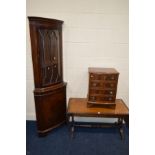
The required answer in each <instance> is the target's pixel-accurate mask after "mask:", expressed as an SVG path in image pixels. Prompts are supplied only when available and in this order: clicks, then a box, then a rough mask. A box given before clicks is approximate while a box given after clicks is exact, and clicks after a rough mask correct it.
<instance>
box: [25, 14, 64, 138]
mask: <svg viewBox="0 0 155 155" xmlns="http://www.w3.org/2000/svg"><path fill="white" fill-rule="evenodd" d="M28 20H29V28H30V39H31V52H32V61H33V74H34V84H35V89H34V98H35V110H36V119H37V129H38V135H39V136H44V135H47V133H48V132H49V131H51V130H52V129H54V128H56V127H58V126H59V125H61V124H62V123H64V122H65V121H66V85H67V84H66V83H65V82H64V81H63V61H62V24H63V21H61V20H56V19H48V18H42V17H28Z"/></svg>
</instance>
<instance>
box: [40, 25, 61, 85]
mask: <svg viewBox="0 0 155 155" xmlns="http://www.w3.org/2000/svg"><path fill="white" fill-rule="evenodd" d="M60 33H61V32H60V31H59V30H58V29H50V28H48V29H47V28H41V29H39V30H38V37H39V54H40V62H41V64H40V66H41V79H42V86H43V87H44V86H49V85H52V84H56V83H59V82H61V81H62V61H61V58H62V55H61V53H62V52H61V49H60V42H61V40H60V35H61V34H60Z"/></svg>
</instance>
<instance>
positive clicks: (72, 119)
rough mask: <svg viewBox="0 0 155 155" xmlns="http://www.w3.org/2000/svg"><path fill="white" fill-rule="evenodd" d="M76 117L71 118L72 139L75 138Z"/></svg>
mask: <svg viewBox="0 0 155 155" xmlns="http://www.w3.org/2000/svg"><path fill="white" fill-rule="evenodd" d="M74 130H75V129H74V116H73V115H72V116H71V138H73V137H74Z"/></svg>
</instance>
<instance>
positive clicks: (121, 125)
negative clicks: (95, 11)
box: [118, 118, 124, 140]
mask: <svg viewBox="0 0 155 155" xmlns="http://www.w3.org/2000/svg"><path fill="white" fill-rule="evenodd" d="M118 124H119V126H120V128H119V132H120V135H121V139H122V140H124V129H123V118H118Z"/></svg>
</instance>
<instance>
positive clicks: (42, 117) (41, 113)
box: [34, 86, 66, 135]
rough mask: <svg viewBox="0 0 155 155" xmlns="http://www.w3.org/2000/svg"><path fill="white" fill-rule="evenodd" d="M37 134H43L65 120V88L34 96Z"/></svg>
mask: <svg viewBox="0 0 155 155" xmlns="http://www.w3.org/2000/svg"><path fill="white" fill-rule="evenodd" d="M34 96H35V108H36V118H37V127H38V133H39V134H40V135H41V134H45V133H47V132H49V131H50V130H52V129H53V128H55V127H57V126H59V125H60V124H62V123H63V122H65V120H66V86H63V87H62V88H58V89H55V90H53V91H50V92H46V93H43V94H39V95H35V94H34Z"/></svg>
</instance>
